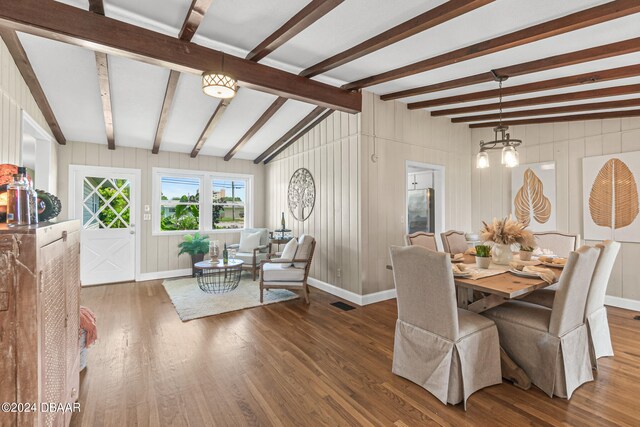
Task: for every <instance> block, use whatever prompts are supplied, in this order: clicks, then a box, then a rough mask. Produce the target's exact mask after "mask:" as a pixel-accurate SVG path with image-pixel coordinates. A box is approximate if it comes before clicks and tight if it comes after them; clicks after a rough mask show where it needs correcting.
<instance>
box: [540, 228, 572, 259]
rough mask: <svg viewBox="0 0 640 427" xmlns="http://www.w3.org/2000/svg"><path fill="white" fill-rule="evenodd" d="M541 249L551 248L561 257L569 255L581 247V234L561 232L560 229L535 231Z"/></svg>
mask: <svg viewBox="0 0 640 427" xmlns="http://www.w3.org/2000/svg"><path fill="white" fill-rule="evenodd" d="M533 236H534V237H535V239H536V244H537V245H538V247H539V248H540V249H549V250H550V251H552V252H553V253H554V255H558V256H560V257H564V258H566V257H568V256H569V252H572V251H575V250H577V249H578V247H580V235H579V234H567V233H560V232H559V231H540V232H536V233H533Z"/></svg>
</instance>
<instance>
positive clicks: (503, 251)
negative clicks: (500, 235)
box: [491, 243, 513, 265]
mask: <svg viewBox="0 0 640 427" xmlns="http://www.w3.org/2000/svg"><path fill="white" fill-rule="evenodd" d="M491 258H492V260H493V263H494V264H501V265H508V264H509V263H510V262H511V261H513V253H512V252H511V245H501V244H500V243H496V244H494V245H493V248H491Z"/></svg>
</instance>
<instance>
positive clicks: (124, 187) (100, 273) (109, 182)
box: [70, 167, 137, 286]
mask: <svg viewBox="0 0 640 427" xmlns="http://www.w3.org/2000/svg"><path fill="white" fill-rule="evenodd" d="M70 176H74V180H75V182H74V188H75V191H74V193H75V194H74V205H75V206H73V210H74V214H75V218H77V219H80V220H81V221H82V231H81V240H80V280H81V282H82V285H83V286H86V285H98V284H103V283H115V282H124V281H129V280H134V279H135V266H136V250H135V248H136V236H135V232H136V230H135V218H136V208H137V207H136V203H135V201H136V198H135V192H136V190H137V189H136V181H137V180H136V174H135V173H132V172H131V171H130V170H127V169H122V170H118V169H113V168H99V167H91V168H82V169H80V170H76V173H75V174H70Z"/></svg>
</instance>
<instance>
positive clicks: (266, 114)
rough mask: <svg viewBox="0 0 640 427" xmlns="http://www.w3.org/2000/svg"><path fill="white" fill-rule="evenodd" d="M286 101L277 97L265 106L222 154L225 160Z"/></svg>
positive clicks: (229, 158) (234, 153)
mask: <svg viewBox="0 0 640 427" xmlns="http://www.w3.org/2000/svg"><path fill="white" fill-rule="evenodd" d="M285 102H287V98H282V97H278V98H276V100H275V101H273V104H271V105H270V106H269V108H267V111H265V112H264V113H263V114H262V115H261V116H260V118H259V119H258V120H257V121H256V122H255V123H254V124H253V126H251V127H250V128H249V130H248V131H247V132H246V133H245V134H244V135H243V136H242V138H240V141H238V142H237V143H236V145H234V146H233V148H231V150H229V152H228V153H227V154H226V155H225V156H224V159H225V160H226V161H229V160H231V158H232V157H233V156H235V155H236V153H237V152H238V151H239V150H240V149H241V148H242V147H243V146H244V145H245V144H246V143H247V142H248V141H249V140H250V139H251V138H252V137H253V136H254V135H255V134H256V132H258V131H259V130H260V128H261V127H262V126H264V125H265V123H267V122H268V121H269V119H270V118H271V117H273V115H274V114H275V113H276V112H277V111H278V110H279V109H280V107H282V106H283V105H284V103H285Z"/></svg>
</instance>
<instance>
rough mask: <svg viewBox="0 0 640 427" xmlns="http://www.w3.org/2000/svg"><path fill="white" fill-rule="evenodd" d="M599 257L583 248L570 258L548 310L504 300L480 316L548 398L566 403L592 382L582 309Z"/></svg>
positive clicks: (591, 250)
mask: <svg viewBox="0 0 640 427" xmlns="http://www.w3.org/2000/svg"><path fill="white" fill-rule="evenodd" d="M598 255H599V251H598V249H596V248H591V247H588V246H584V247H582V248H580V249H578V251H576V252H571V254H569V259H568V261H567V264H566V267H565V268H564V271H563V273H562V275H561V276H560V284H559V287H558V291H557V292H556V297H555V299H554V301H553V308H551V309H549V308H547V307H543V306H540V305H535V304H530V303H528V302H523V301H509V302H506V303H504V304H502V305H500V306H498V307H495V308H492V309H491V310H487V311H485V312H484V313H482V314H483V315H484V316H486V317H488V318H489V319H492V320H493V321H494V322H495V323H496V325H497V326H498V332H499V334H500V345H501V346H502V348H503V349H504V350H505V351H506V352H507V354H509V356H511V358H512V359H513V361H514V362H515V363H516V364H518V366H520V367H521V368H522V369H523V370H524V371H525V372H526V373H527V375H528V376H529V377H530V378H531V382H532V383H533V384H535V385H536V386H538V387H539V388H540V389H541V390H542V391H544V392H545V393H547V394H548V395H549V396H550V397H552V396H553V395H556V396H559V397H563V398H567V399H569V398H571V395H572V394H573V392H574V390H575V389H577V388H578V387H579V386H580V385H582V384H584V383H585V382H588V381H592V380H593V374H592V371H591V361H590V355H589V337H588V335H589V333H588V330H587V326H586V325H585V323H584V311H585V307H586V303H587V295H588V293H589V286H590V284H591V279H592V277H593V272H594V269H595V266H596V262H597V260H598Z"/></svg>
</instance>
